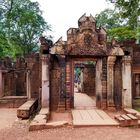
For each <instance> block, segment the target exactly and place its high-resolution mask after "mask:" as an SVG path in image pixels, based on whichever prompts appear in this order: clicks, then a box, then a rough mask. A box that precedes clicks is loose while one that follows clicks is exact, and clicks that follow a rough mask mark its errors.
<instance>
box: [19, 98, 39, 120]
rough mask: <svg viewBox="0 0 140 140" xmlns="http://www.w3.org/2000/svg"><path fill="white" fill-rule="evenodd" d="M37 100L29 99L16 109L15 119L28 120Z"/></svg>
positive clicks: (36, 104) (35, 107)
mask: <svg viewBox="0 0 140 140" xmlns="http://www.w3.org/2000/svg"><path fill="white" fill-rule="evenodd" d="M37 107H38V100H37V99H30V100H28V101H27V102H25V103H24V104H23V105H21V106H20V107H19V108H18V109H17V117H18V118H21V119H28V118H29V117H30V116H31V115H32V114H33V113H34V112H35V110H36V109H37Z"/></svg>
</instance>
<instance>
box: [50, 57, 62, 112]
mask: <svg viewBox="0 0 140 140" xmlns="http://www.w3.org/2000/svg"><path fill="white" fill-rule="evenodd" d="M52 57H53V58H52V61H51V64H52V65H51V70H50V79H51V81H50V82H51V85H50V95H51V96H50V109H51V110H53V111H56V110H57V108H58V103H59V100H60V99H59V98H60V95H59V93H60V86H61V85H60V78H61V77H60V72H61V69H60V66H59V63H58V60H57V58H56V57H55V56H52Z"/></svg>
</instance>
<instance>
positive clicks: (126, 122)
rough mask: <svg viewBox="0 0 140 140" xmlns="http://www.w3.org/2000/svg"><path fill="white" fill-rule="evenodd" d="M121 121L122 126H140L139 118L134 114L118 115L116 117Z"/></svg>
mask: <svg viewBox="0 0 140 140" xmlns="http://www.w3.org/2000/svg"><path fill="white" fill-rule="evenodd" d="M114 118H115V119H116V120H117V121H118V122H119V123H120V126H138V125H139V123H138V118H137V117H136V116H134V115H132V114H122V115H116V116H115V117H114Z"/></svg>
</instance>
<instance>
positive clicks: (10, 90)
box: [0, 54, 40, 97]
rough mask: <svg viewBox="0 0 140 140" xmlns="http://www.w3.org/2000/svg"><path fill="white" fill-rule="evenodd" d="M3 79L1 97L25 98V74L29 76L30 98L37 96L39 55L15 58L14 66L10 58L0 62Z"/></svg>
mask: <svg viewBox="0 0 140 140" xmlns="http://www.w3.org/2000/svg"><path fill="white" fill-rule="evenodd" d="M0 61H1V62H0V64H1V66H0V68H1V69H2V71H3V73H2V77H3V91H2V92H3V96H26V95H27V93H26V86H27V83H26V73H27V70H29V71H30V75H31V97H38V95H39V86H40V80H39V54H34V55H25V56H24V57H19V56H18V57H17V58H16V63H15V64H14V63H13V61H12V60H11V59H10V58H4V59H1V60H0Z"/></svg>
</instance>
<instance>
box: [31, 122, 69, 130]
mask: <svg viewBox="0 0 140 140" xmlns="http://www.w3.org/2000/svg"><path fill="white" fill-rule="evenodd" d="M66 125H68V122H67V121H56V122H49V123H41V122H39V123H36V122H32V123H31V124H30V127H29V131H35V130H43V129H51V128H60V127H64V126H66Z"/></svg>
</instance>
